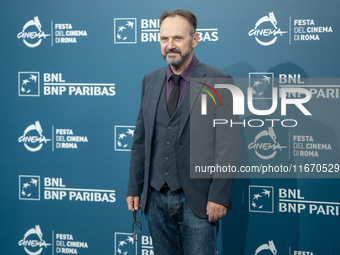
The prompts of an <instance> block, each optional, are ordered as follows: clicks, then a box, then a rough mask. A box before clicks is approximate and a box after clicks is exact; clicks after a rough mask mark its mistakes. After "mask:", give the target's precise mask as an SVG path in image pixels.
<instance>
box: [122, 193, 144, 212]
mask: <svg viewBox="0 0 340 255" xmlns="http://www.w3.org/2000/svg"><path fill="white" fill-rule="evenodd" d="M126 202H127V206H128V209H129V211H132V212H133V211H135V210H136V211H137V210H139V209H140V208H141V207H142V206H141V203H142V199H140V197H138V196H129V197H127V198H126Z"/></svg>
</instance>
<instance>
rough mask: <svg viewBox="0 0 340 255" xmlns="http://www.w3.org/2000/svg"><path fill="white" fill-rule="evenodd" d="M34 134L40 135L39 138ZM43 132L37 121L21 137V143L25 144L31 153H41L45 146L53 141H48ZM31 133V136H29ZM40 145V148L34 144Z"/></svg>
mask: <svg viewBox="0 0 340 255" xmlns="http://www.w3.org/2000/svg"><path fill="white" fill-rule="evenodd" d="M32 132H33V133H34V132H36V133H37V134H38V136H37V135H36V134H35V135H32V134H33V133H32ZM42 132H43V130H42V128H41V125H40V122H39V121H36V122H35V123H34V124H31V125H29V126H28V127H27V128H26V129H25V131H24V134H23V135H22V136H20V137H19V139H18V141H19V143H24V146H25V148H26V149H27V150H29V151H31V152H36V151H39V150H40V149H41V148H42V147H43V145H44V144H46V143H47V142H49V141H51V139H46V137H45V136H44V135H43V134H42ZM29 133H30V134H31V135H29ZM36 143H38V144H39V145H38V146H34V144H36Z"/></svg>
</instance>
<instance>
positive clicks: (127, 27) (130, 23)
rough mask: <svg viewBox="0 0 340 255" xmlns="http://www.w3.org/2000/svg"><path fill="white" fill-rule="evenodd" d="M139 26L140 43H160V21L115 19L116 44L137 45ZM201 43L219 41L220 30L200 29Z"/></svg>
mask: <svg viewBox="0 0 340 255" xmlns="http://www.w3.org/2000/svg"><path fill="white" fill-rule="evenodd" d="M137 24H140V42H146V43H147V42H159V38H160V35H159V19H140V20H139V21H137V18H115V19H114V43H116V44H136V43H137V41H138V40H137V30H138V29H137ZM196 32H197V33H198V34H199V41H202V42H216V41H218V28H198V29H196Z"/></svg>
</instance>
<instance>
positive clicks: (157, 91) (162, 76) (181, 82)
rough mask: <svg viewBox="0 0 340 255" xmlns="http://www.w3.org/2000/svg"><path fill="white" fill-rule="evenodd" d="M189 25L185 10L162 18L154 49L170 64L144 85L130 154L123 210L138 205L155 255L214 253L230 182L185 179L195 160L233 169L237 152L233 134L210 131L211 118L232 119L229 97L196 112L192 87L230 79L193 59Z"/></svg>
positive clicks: (194, 36) (191, 19) (224, 93)
mask: <svg viewBox="0 0 340 255" xmlns="http://www.w3.org/2000/svg"><path fill="white" fill-rule="evenodd" d="M196 27H197V20H196V17H195V15H194V14H192V13H191V12H189V11H187V10H175V11H165V12H163V13H162V15H161V17H160V28H159V31H160V46H161V53H162V56H163V57H164V59H165V60H166V61H167V62H168V64H169V66H168V67H163V68H161V69H158V70H155V71H153V72H151V73H148V74H146V75H145V77H144V79H143V86H142V97H141V103H140V108H139V113H138V117H137V122H136V130H135V133H134V138H133V145H132V149H131V161H130V175H129V183H128V192H127V199H126V200H127V205H128V209H129V210H130V211H134V210H138V209H139V208H141V207H142V210H143V211H144V212H145V216H146V219H147V221H148V225H149V229H150V233H151V236H152V238H153V247H154V252H155V254H157V255H162V254H186V255H187V254H196V255H198V254H202V255H208V254H216V237H217V233H218V221H219V220H220V219H221V218H222V217H223V216H225V214H226V212H227V209H230V208H231V202H230V195H231V188H232V182H233V179H232V178H217V177H216V176H214V178H190V168H191V169H193V164H196V162H197V165H202V164H206V165H214V166H215V164H219V165H220V166H221V165H228V164H230V165H236V158H237V151H238V130H237V129H231V128H228V127H227V125H225V126H226V127H216V128H215V127H213V119H214V118H217V117H220V118H222V117H223V118H224V119H225V118H228V119H229V118H230V119H233V120H234V121H237V118H236V117H234V116H232V107H231V105H232V97H231V94H230V92H229V91H228V90H227V89H223V90H221V91H220V92H219V94H220V95H221V97H222V98H226V99H227V100H226V102H224V104H223V106H222V105H219V106H217V107H216V106H215V105H214V104H213V103H211V102H212V100H207V101H208V103H207V114H206V116H202V114H201V107H202V105H201V97H200V94H201V93H204V92H203V91H202V90H201V89H198V88H196V87H200V88H202V87H203V86H204V85H203V84H207V83H210V85H211V86H214V84H217V83H219V84H226V83H231V82H232V78H231V77H230V75H228V74H226V73H224V72H222V71H220V70H218V69H215V68H213V67H211V66H208V65H205V64H203V63H201V62H199V61H198V60H197V58H196V56H195V55H194V48H195V47H196V46H197V44H198V40H199V35H198V33H196ZM178 75H180V76H178ZM193 80H195V81H196V80H197V82H195V84H194V86H193V87H191V86H190V83H191V82H192V81H193ZM190 90H191V92H192V93H191V92H190ZM174 98H175V99H174ZM196 124H197V128H196ZM190 125H191V127H190ZM206 134H208V136H207V135H206ZM190 137H191V139H190ZM226 141H227V142H226ZM202 148H203V150H202ZM204 177H206V176H204ZM209 177H211V175H210V176H209ZM142 192H144V194H143V201H144V202H143V205H141V204H142V203H141V194H142Z"/></svg>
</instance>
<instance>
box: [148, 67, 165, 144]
mask: <svg viewBox="0 0 340 255" xmlns="http://www.w3.org/2000/svg"><path fill="white" fill-rule="evenodd" d="M166 71H167V67H164V68H162V69H161V70H160V71H159V73H158V75H157V76H156V77H155V79H154V80H153V82H152V84H150V90H152V93H150V98H149V103H147V104H148V105H149V118H148V119H149V123H148V125H149V126H148V127H146V128H147V129H148V130H149V132H150V133H149V137H150V138H151V139H150V141H152V136H153V129H154V126H155V118H156V112H157V106H158V102H159V99H160V97H161V94H162V88H163V85H164V82H165V79H166Z"/></svg>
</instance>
